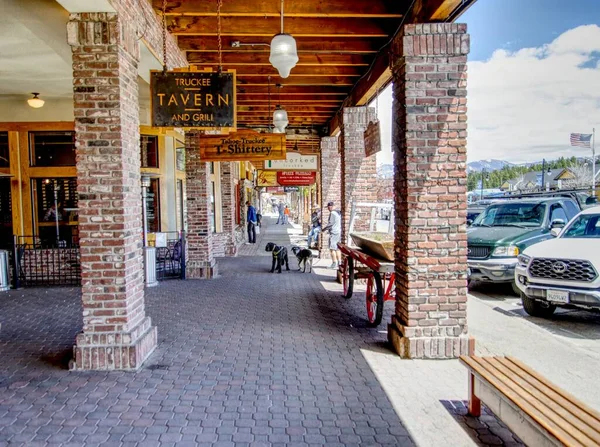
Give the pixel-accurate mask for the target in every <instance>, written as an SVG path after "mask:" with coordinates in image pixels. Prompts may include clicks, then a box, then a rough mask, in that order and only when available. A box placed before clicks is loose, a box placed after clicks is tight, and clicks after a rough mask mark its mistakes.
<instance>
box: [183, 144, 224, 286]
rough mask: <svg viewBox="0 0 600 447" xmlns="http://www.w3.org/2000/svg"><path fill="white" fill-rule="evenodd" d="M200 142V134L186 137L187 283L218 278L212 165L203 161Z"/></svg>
mask: <svg viewBox="0 0 600 447" xmlns="http://www.w3.org/2000/svg"><path fill="white" fill-rule="evenodd" d="M200 138H201V135H200V134H199V133H197V132H186V134H185V150H186V166H185V172H186V195H187V219H188V233H187V237H188V239H187V244H186V250H187V256H186V278H187V279H210V278H214V277H215V276H217V261H216V259H215V257H214V253H213V241H212V239H213V232H212V228H211V226H210V163H206V162H203V161H201V159H200Z"/></svg>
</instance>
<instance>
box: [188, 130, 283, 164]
mask: <svg viewBox="0 0 600 447" xmlns="http://www.w3.org/2000/svg"><path fill="white" fill-rule="evenodd" d="M200 160H202V161H264V160H285V134H278V133H258V132H255V131H254V130H241V131H239V132H232V133H230V134H228V135H203V136H201V137H200Z"/></svg>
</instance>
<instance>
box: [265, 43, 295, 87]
mask: <svg viewBox="0 0 600 447" xmlns="http://www.w3.org/2000/svg"><path fill="white" fill-rule="evenodd" d="M269 62H270V63H271V65H273V67H275V68H276V69H277V71H278V72H279V76H281V77H282V78H287V77H288V76H289V75H290V71H291V70H292V68H294V67H295V66H296V64H297V63H298V50H297V49H296V40H295V39H294V38H293V37H292V36H291V35H289V34H285V33H281V34H275V36H273V40H272V41H271V55H270V56H269Z"/></svg>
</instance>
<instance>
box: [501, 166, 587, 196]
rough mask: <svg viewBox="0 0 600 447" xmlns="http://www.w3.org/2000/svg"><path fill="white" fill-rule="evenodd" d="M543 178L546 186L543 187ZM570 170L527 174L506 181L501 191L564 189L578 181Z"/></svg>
mask: <svg viewBox="0 0 600 447" xmlns="http://www.w3.org/2000/svg"><path fill="white" fill-rule="evenodd" d="M542 177H543V182H544V183H545V185H542ZM576 178H577V176H576V174H575V173H574V172H573V171H572V170H571V169H570V168H558V169H550V170H549V171H546V172H545V173H544V174H543V175H542V171H532V172H527V173H525V174H523V175H521V176H519V177H516V178H512V179H510V180H507V181H505V182H504V183H503V184H502V186H500V189H502V190H503V191H532V190H540V189H546V188H548V189H562V188H564V187H565V186H566V184H567V183H568V182H569V181H572V180H574V179H576Z"/></svg>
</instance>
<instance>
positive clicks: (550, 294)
mask: <svg viewBox="0 0 600 447" xmlns="http://www.w3.org/2000/svg"><path fill="white" fill-rule="evenodd" d="M546 298H547V299H548V301H552V302H554V303H568V302H569V292H565V291H563V290H548V291H547V292H546Z"/></svg>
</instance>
